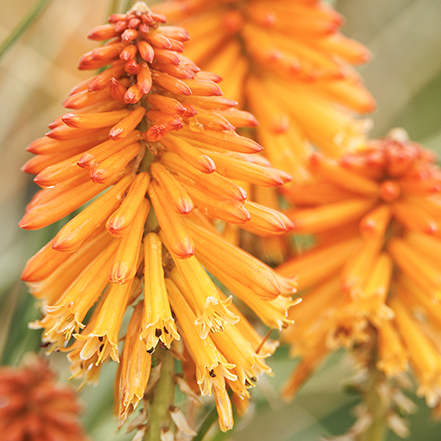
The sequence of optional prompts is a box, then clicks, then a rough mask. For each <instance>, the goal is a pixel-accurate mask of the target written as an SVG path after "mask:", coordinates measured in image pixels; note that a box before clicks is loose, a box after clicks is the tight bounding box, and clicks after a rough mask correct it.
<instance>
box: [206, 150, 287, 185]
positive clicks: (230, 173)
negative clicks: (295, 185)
mask: <svg viewBox="0 0 441 441" xmlns="http://www.w3.org/2000/svg"><path fill="white" fill-rule="evenodd" d="M202 152H203V153H207V155H208V156H209V157H210V158H211V159H212V160H213V161H214V162H215V163H216V171H217V172H218V173H219V174H221V175H222V176H225V177H226V178H230V179H239V180H242V181H246V182H249V183H250V184H256V185H260V186H262V187H278V186H280V185H283V184H284V183H286V182H289V181H290V180H291V179H290V178H291V177H290V176H289V175H287V174H286V173H283V174H282V173H281V174H279V170H277V169H275V168H273V167H264V166H261V165H258V164H253V163H252V162H247V161H244V160H242V159H239V158H238V157H235V156H229V155H227V154H221V153H216V152H210V151H202Z"/></svg>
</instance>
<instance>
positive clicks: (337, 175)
mask: <svg viewBox="0 0 441 441" xmlns="http://www.w3.org/2000/svg"><path fill="white" fill-rule="evenodd" d="M310 161H311V163H310V164H311V165H310V169H311V171H312V172H314V173H317V175H318V176H320V177H322V178H324V179H326V180H327V181H330V182H332V183H333V184H336V185H338V186H339V187H341V188H344V189H345V190H349V191H351V192H354V193H357V194H360V195H362V196H367V197H375V196H377V195H378V194H379V186H378V184H377V183H376V182H374V181H372V180H371V179H367V178H364V177H363V176H360V175H359V174H357V173H354V172H351V171H349V170H347V169H345V168H344V167H342V166H341V165H340V164H338V162H337V161H335V160H333V159H330V158H326V157H324V156H322V155H319V154H313V155H312V156H311V159H310Z"/></svg>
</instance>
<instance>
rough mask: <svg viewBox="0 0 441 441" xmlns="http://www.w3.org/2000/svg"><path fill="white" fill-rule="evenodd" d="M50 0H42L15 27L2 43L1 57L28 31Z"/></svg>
mask: <svg viewBox="0 0 441 441" xmlns="http://www.w3.org/2000/svg"><path fill="white" fill-rule="evenodd" d="M49 2H50V0H40V1H39V2H38V3H37V4H36V5H35V7H34V8H33V9H32V10H31V11H30V12H29V14H28V15H26V16H25V17H24V18H23V20H22V21H21V22H20V23H19V24H18V25H17V26H16V27H15V29H14V30H13V31H12V32H11V33H10V34H9V36H8V37H6V39H5V40H4V41H3V42H2V43H1V44H0V58H1V57H2V56H3V55H4V54H5V53H6V51H7V50H8V49H9V48H10V47H11V46H12V45H13V44H14V43H15V42H16V41H17V39H18V38H20V37H21V35H22V34H23V33H24V32H25V31H26V29H27V28H28V27H29V26H30V25H31V24H32V22H33V21H34V20H35V19H36V18H37V17H38V16H39V15H40V13H41V12H42V11H43V9H44V8H45V7H46V5H47V4H48V3H49Z"/></svg>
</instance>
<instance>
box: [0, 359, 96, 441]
mask: <svg viewBox="0 0 441 441" xmlns="http://www.w3.org/2000/svg"><path fill="white" fill-rule="evenodd" d="M21 364H22V365H21V366H20V367H18V366H14V367H12V366H2V367H1V368H0V390H1V391H2V392H1V393H2V398H3V400H4V405H3V406H2V410H1V412H0V431H1V433H2V434H3V439H4V441H23V440H32V441H39V440H54V439H56V440H57V441H73V440H75V441H86V440H87V438H88V437H87V436H86V434H85V431H84V430H83V428H82V425H81V422H80V413H81V410H82V405H81V404H80V402H79V400H78V397H77V395H76V394H75V392H74V390H73V389H72V388H70V387H68V386H66V385H64V384H61V382H58V381H57V380H56V375H55V373H54V372H53V370H52V369H50V368H49V365H48V363H47V362H46V360H43V358H42V357H39V356H38V355H37V354H35V353H28V354H26V357H24V358H23V362H22V363H21Z"/></svg>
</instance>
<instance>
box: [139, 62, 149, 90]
mask: <svg viewBox="0 0 441 441" xmlns="http://www.w3.org/2000/svg"><path fill="white" fill-rule="evenodd" d="M136 78H137V81H138V87H139V90H140V91H141V93H142V94H143V95H147V94H148V93H149V92H150V89H151V88H152V74H151V73H150V68H149V66H148V64H147V63H141V64H140V65H139V72H138V73H137V76H136Z"/></svg>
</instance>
